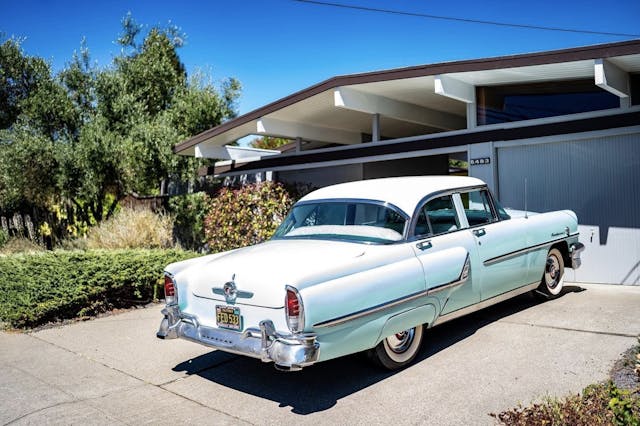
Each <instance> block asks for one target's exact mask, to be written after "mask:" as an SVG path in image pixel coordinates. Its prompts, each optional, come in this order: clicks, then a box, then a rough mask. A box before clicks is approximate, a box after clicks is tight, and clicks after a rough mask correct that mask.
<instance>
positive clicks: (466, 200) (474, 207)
mask: <svg viewBox="0 0 640 426" xmlns="http://www.w3.org/2000/svg"><path fill="white" fill-rule="evenodd" d="M460 198H461V199H462V205H463V206H464V213H465V215H466V216H467V221H468V222H469V226H470V227H473V226H479V225H484V224H486V223H491V222H495V221H496V220H497V217H496V216H495V214H494V213H493V209H492V208H491V201H490V198H489V192H488V191H487V190H486V189H479V190H476V191H471V192H466V193H463V194H460ZM505 214H506V213H505Z"/></svg>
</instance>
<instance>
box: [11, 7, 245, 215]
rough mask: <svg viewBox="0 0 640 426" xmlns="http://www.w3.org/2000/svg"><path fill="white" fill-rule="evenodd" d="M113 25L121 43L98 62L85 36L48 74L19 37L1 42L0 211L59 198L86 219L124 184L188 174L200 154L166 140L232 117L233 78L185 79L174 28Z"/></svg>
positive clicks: (101, 210)
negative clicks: (179, 152) (104, 62)
mask: <svg viewBox="0 0 640 426" xmlns="http://www.w3.org/2000/svg"><path fill="white" fill-rule="evenodd" d="M122 25H123V33H122V34H120V36H119V38H118V42H119V43H120V44H121V46H122V51H121V53H120V54H119V55H118V56H117V57H116V58H115V59H114V61H113V63H112V65H111V66H108V67H105V68H102V69H98V68H96V67H94V66H92V65H91V60H90V54H89V50H88V48H87V46H86V44H85V42H84V41H83V42H82V43H81V47H80V51H79V53H78V52H76V53H75V54H74V56H73V58H72V60H71V61H70V62H69V63H68V64H67V65H66V67H65V68H64V69H63V70H62V71H61V72H60V73H58V74H57V75H55V76H53V75H52V73H51V70H50V67H49V65H48V63H47V62H46V61H44V60H42V59H41V58H36V57H30V56H27V55H25V54H24V52H23V51H22V49H21V47H20V43H19V42H18V41H16V40H14V39H10V40H6V41H5V42H4V43H3V44H2V45H0V66H1V68H0V95H2V98H1V102H3V104H1V105H0V114H2V115H0V125H1V126H2V127H1V130H0V210H5V211H8V210H12V209H13V210H16V209H22V208H37V209H40V210H42V211H51V210H52V209H54V207H55V205H57V206H60V205H64V206H65V209H66V210H67V211H69V212H71V214H73V215H76V214H77V216H78V217H79V218H80V219H81V220H82V221H84V222H86V223H87V224H90V223H95V222H99V221H101V220H103V219H104V218H107V217H109V216H110V215H111V214H112V213H113V212H114V210H115V208H116V206H117V204H118V202H119V201H120V200H121V199H122V198H123V197H124V196H125V195H126V194H127V193H130V192H136V193H139V194H146V195H153V194H157V193H158V192H159V188H160V185H161V182H163V181H167V180H169V179H180V180H186V179H195V177H196V176H197V168H198V166H199V163H200V162H201V161H202V160H195V159H193V158H185V157H181V156H176V155H174V154H173V152H172V147H173V145H175V144H176V143H178V142H180V141H181V140H184V139H185V138H188V137H190V136H192V135H194V134H196V133H199V132H201V131H204V130H206V129H208V128H210V127H213V126H216V125H218V124H220V123H221V122H223V121H224V120H227V119H229V118H232V117H234V116H235V114H236V112H235V100H236V99H237V97H238V96H239V91H240V85H239V83H238V81H237V80H235V79H229V80H227V81H225V82H224V83H223V84H222V85H221V87H220V88H219V89H218V88H217V87H215V86H214V85H213V84H212V83H211V79H210V78H207V76H206V75H204V74H202V73H197V74H196V75H195V76H193V77H191V78H189V77H188V76H187V73H186V70H185V67H184V65H183V64H182V62H181V61H180V57H179V55H178V49H179V48H180V47H181V46H182V45H183V41H184V35H183V34H182V33H181V32H180V30H179V29H178V28H177V27H175V26H167V27H152V28H151V29H149V31H148V32H146V33H143V27H142V26H141V25H138V24H137V23H136V22H135V21H134V20H133V18H132V17H131V15H127V16H126V17H125V18H124V19H123V21H122Z"/></svg>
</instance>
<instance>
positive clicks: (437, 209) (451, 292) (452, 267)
mask: <svg viewBox="0 0 640 426" xmlns="http://www.w3.org/2000/svg"><path fill="white" fill-rule="evenodd" d="M462 228H463V226H462V221H461V218H460V216H459V214H458V212H457V211H456V208H455V204H454V201H453V197H452V195H451V194H446V195H440V196H435V197H433V198H431V199H427V200H424V201H423V203H421V205H420V206H419V207H418V210H417V217H416V218H415V219H414V223H413V229H412V234H413V237H412V244H413V249H414V251H415V254H416V256H417V258H418V259H419V260H420V263H421V264H422V267H423V270H424V274H425V281H426V285H427V287H426V288H427V290H428V291H429V292H430V295H432V296H434V297H437V298H438V300H439V302H440V307H441V312H440V314H441V315H443V314H447V313H449V312H453V311H456V310H458V309H461V308H464V307H466V306H469V305H472V304H474V303H478V302H479V301H480V287H479V284H480V282H479V278H480V274H479V272H480V268H481V265H480V264H479V262H478V256H477V249H476V241H475V239H474V237H473V235H472V234H471V233H470V232H469V231H468V230H464V229H462ZM467 258H468V261H469V266H470V268H469V277H468V278H467V279H466V280H465V281H464V282H463V283H461V284H457V281H458V280H459V278H460V276H461V273H462V270H463V268H464V264H465V261H466V260H467ZM449 284H451V285H449Z"/></svg>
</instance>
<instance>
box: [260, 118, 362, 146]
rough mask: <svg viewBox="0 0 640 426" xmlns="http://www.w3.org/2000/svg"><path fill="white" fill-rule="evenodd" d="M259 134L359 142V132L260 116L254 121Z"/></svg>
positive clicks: (348, 142)
mask: <svg viewBox="0 0 640 426" xmlns="http://www.w3.org/2000/svg"><path fill="white" fill-rule="evenodd" d="M256 132H257V134H259V135H265V136H274V137H282V138H288V139H298V138H300V139H303V140H307V141H317V142H328V143H339V144H356V143H360V142H361V139H362V138H361V135H360V133H359V132H358V133H356V132H352V131H348V130H343V129H336V128H330V127H320V126H312V125H310V124H305V123H301V122H293V121H283V120H277V119H275V118H268V117H262V118H261V119H259V120H258V121H257V122H256Z"/></svg>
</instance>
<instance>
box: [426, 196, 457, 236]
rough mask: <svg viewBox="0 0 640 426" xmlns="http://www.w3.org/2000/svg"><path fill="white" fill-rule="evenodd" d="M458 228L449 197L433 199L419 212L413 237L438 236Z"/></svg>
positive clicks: (454, 211) (454, 210)
mask: <svg viewBox="0 0 640 426" xmlns="http://www.w3.org/2000/svg"><path fill="white" fill-rule="evenodd" d="M459 228H460V224H459V223H458V217H457V216H456V209H455V207H454V205H453V200H452V199H451V196H450V195H446V196H444V197H438V198H434V199H433V200H431V201H429V202H428V203H427V204H425V206H424V207H423V208H422V209H421V210H420V214H419V216H418V219H417V221H416V230H415V235H438V234H444V233H445V232H451V231H455V230H457V229H459Z"/></svg>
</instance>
